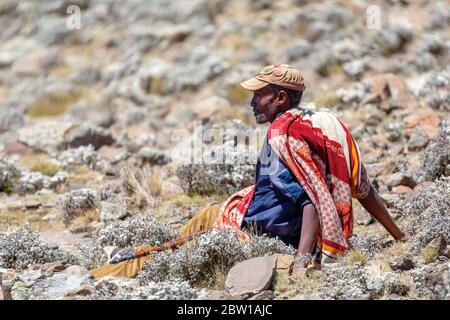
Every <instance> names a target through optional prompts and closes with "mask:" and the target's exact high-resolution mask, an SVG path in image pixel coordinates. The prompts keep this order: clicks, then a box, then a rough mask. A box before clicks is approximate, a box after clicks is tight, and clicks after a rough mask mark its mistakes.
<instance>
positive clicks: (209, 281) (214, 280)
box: [197, 265, 230, 290]
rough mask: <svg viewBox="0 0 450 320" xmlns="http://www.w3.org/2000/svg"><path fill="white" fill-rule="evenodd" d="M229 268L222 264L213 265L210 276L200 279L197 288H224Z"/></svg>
mask: <svg viewBox="0 0 450 320" xmlns="http://www.w3.org/2000/svg"><path fill="white" fill-rule="evenodd" d="M229 271H230V270H229V269H227V268H224V267H223V266H222V265H215V266H214V267H213V270H212V271H211V273H210V274H211V276H210V277H207V278H205V279H203V280H202V281H200V282H199V283H198V284H197V286H198V287H199V288H208V289H210V290H225V282H226V280H227V275H228V272H229Z"/></svg>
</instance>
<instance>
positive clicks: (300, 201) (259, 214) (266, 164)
mask: <svg viewBox="0 0 450 320" xmlns="http://www.w3.org/2000/svg"><path fill="white" fill-rule="evenodd" d="M309 203H311V200H310V199H309V197H308V195H307V194H306V192H305V191H304V190H303V188H302V186H301V185H300V184H299V183H298V181H297V179H296V178H295V176H294V174H293V173H292V171H291V170H290V169H289V167H287V166H286V164H285V163H284V162H283V161H282V160H281V159H280V158H279V157H278V155H277V154H276V153H275V152H273V151H272V148H271V147H270V144H269V143H268V141H267V138H266V140H265V141H264V146H263V148H262V150H261V153H260V155H259V158H258V162H257V164H256V184H255V193H254V196H253V199H252V200H251V202H250V205H249V208H248V211H247V215H246V216H245V218H244V223H243V225H244V227H246V228H247V229H249V230H251V231H253V232H256V233H257V234H264V233H266V234H268V235H269V236H273V237H274V236H278V237H279V238H280V239H281V240H282V241H283V242H284V243H286V244H288V245H289V244H290V245H292V246H294V248H297V247H298V244H299V240H300V232H301V226H302V216H303V207H304V206H305V205H307V204H309Z"/></svg>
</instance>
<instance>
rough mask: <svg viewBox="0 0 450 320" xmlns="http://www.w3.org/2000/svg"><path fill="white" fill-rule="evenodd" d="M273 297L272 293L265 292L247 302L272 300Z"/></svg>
mask: <svg viewBox="0 0 450 320" xmlns="http://www.w3.org/2000/svg"><path fill="white" fill-rule="evenodd" d="M273 297H274V294H273V291H270V290H265V291H263V292H260V293H258V294H255V295H254V296H252V297H250V298H248V300H273Z"/></svg>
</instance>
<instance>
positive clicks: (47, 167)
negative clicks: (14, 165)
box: [20, 154, 60, 177]
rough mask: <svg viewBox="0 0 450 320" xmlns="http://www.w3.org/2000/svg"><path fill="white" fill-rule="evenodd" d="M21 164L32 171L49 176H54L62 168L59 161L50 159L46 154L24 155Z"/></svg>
mask: <svg viewBox="0 0 450 320" xmlns="http://www.w3.org/2000/svg"><path fill="white" fill-rule="evenodd" d="M20 164H21V165H22V166H24V167H26V168H28V169H30V170H31V171H34V172H40V173H42V174H44V175H46V176H49V177H52V176H54V175H55V174H56V173H57V172H58V171H59V170H60V166H59V165H58V164H57V163H55V162H53V161H51V160H49V159H48V158H47V157H45V156H44V155H36V154H34V155H28V156H23V157H22V159H21V161H20Z"/></svg>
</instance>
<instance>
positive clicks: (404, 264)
mask: <svg viewBox="0 0 450 320" xmlns="http://www.w3.org/2000/svg"><path fill="white" fill-rule="evenodd" d="M389 265H390V266H391V269H392V270H393V271H407V270H411V269H413V268H414V262H413V261H412V260H411V259H409V258H406V257H400V258H397V259H395V260H393V261H392V262H390V263H389Z"/></svg>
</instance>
